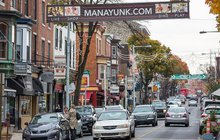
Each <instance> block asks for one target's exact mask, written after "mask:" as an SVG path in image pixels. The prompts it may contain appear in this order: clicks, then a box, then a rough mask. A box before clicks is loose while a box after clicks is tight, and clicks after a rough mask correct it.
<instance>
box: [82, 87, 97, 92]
mask: <svg viewBox="0 0 220 140" xmlns="http://www.w3.org/2000/svg"><path fill="white" fill-rule="evenodd" d="M80 91H81V92H83V91H99V88H98V87H81V88H80Z"/></svg>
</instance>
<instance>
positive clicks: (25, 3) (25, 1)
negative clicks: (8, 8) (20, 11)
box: [24, 0, 28, 16]
mask: <svg viewBox="0 0 220 140" xmlns="http://www.w3.org/2000/svg"><path fill="white" fill-rule="evenodd" d="M24 7H25V11H24V13H25V15H26V16H28V0H24Z"/></svg>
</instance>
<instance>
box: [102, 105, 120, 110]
mask: <svg viewBox="0 0 220 140" xmlns="http://www.w3.org/2000/svg"><path fill="white" fill-rule="evenodd" d="M105 109H107V110H121V109H122V108H121V107H120V106H106V107H105Z"/></svg>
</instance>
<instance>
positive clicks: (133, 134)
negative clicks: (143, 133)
mask: <svg viewBox="0 0 220 140" xmlns="http://www.w3.org/2000/svg"><path fill="white" fill-rule="evenodd" d="M131 137H132V138H134V137H135V127H134V130H133V132H132V134H131Z"/></svg>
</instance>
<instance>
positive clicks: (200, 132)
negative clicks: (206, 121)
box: [199, 126, 203, 135]
mask: <svg viewBox="0 0 220 140" xmlns="http://www.w3.org/2000/svg"><path fill="white" fill-rule="evenodd" d="M202 130H203V127H202V126H200V127H199V134H200V135H202Z"/></svg>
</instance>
